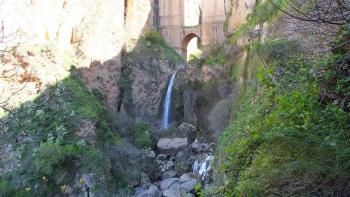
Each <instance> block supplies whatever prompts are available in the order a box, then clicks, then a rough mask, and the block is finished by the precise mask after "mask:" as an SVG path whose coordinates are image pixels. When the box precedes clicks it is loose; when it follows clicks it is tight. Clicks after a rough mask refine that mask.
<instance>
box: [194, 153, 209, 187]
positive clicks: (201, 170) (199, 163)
mask: <svg viewBox="0 0 350 197" xmlns="http://www.w3.org/2000/svg"><path fill="white" fill-rule="evenodd" d="M213 160H214V156H213V155H212V154H209V155H204V157H203V158H202V159H198V160H196V161H195V162H194V163H193V165H192V171H193V173H194V174H196V175H198V177H199V178H200V179H202V181H207V180H206V179H207V178H208V175H209V173H210V171H211V170H212V163H213Z"/></svg>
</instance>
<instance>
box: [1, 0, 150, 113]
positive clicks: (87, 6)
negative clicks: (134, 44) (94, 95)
mask: <svg viewBox="0 0 350 197" xmlns="http://www.w3.org/2000/svg"><path fill="white" fill-rule="evenodd" d="M124 3H125V4H124ZM152 4H153V0H127V1H115V0H104V1H99V0H88V1H86V0H77V1H70V0H52V1H46V0H31V1H21V0H4V1H2V2H1V3H0V20H1V21H2V22H3V27H4V35H9V37H10V39H7V40H6V42H5V43H0V47H1V48H2V49H4V48H6V49H10V48H11V47H13V46H14V47H17V48H22V49H24V50H23V51H28V53H29V52H30V49H28V46H30V48H43V46H45V47H46V48H47V49H48V50H50V51H52V52H53V53H54V54H55V55H57V54H61V53H62V54H65V53H67V52H68V51H72V53H73V54H72V56H75V58H76V60H75V62H74V66H75V67H77V68H78V69H79V70H80V71H81V73H82V75H83V78H84V81H85V83H86V85H87V86H88V87H89V88H90V89H91V90H98V91H99V92H101V93H102V94H103V96H104V99H105V103H106V104H107V105H108V106H109V107H110V109H111V110H112V111H116V106H117V103H118V100H119V98H118V95H119V88H118V84H117V81H118V80H119V78H120V73H121V67H122V62H121V58H122V51H123V47H124V46H125V45H128V44H129V43H131V40H135V39H137V38H138V37H139V36H140V35H141V34H143V32H145V31H147V30H149V29H150V27H151V25H152V20H151V19H152V14H151V10H152ZM125 32H128V33H125ZM25 53H26V52H23V54H19V55H20V56H23V57H25V58H26V56H28V55H26V54H25ZM43 58H44V57H43ZM27 59H28V58H27ZM28 62H30V58H29V59H28ZM46 64H47V63H46ZM52 64H53V65H54V66H49V67H45V65H43V66H38V65H31V66H30V67H31V68H30V69H33V70H37V71H38V73H39V75H38V76H37V77H38V78H39V79H44V78H45V79H48V80H41V81H44V84H43V86H45V85H46V84H53V83H55V82H57V81H60V80H61V79H63V78H64V77H66V76H67V75H68V74H69V68H64V67H65V65H63V63H62V64H61V63H60V62H58V63H52ZM72 64H73V63H72ZM46 66H47V65H46ZM27 70H28V69H27ZM43 70H46V72H42V71H43ZM40 72H41V73H45V74H43V75H40ZM4 83H5V82H4ZM12 85H13V84H11V85H8V86H5V88H4V89H3V91H4V92H10V90H9V89H6V88H13V87H10V86H12ZM16 85H17V86H19V84H16ZM21 97H26V96H23V95H22V96H21ZM31 98H32V97H28V99H31ZM25 101H27V100H22V102H25Z"/></svg>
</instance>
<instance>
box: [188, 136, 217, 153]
mask: <svg viewBox="0 0 350 197" xmlns="http://www.w3.org/2000/svg"><path fill="white" fill-rule="evenodd" d="M191 148H192V151H193V152H194V153H206V152H211V149H212V148H211V146H210V145H209V144H206V143H200V142H199V141H198V140H197V139H195V140H194V142H193V143H192V144H191Z"/></svg>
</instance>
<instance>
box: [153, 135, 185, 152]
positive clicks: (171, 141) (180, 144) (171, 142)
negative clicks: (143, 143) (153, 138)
mask: <svg viewBox="0 0 350 197" xmlns="http://www.w3.org/2000/svg"><path fill="white" fill-rule="evenodd" d="M187 146H188V140H187V138H160V139H159V140H158V142H157V148H158V150H159V151H160V152H161V153H164V154H174V153H177V152H179V151H180V150H183V149H185V148H186V147H187Z"/></svg>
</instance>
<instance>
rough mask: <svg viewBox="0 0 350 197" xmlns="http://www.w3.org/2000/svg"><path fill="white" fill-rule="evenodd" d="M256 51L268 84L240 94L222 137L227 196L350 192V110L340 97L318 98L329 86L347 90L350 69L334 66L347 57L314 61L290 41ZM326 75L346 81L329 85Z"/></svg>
mask: <svg viewBox="0 0 350 197" xmlns="http://www.w3.org/2000/svg"><path fill="white" fill-rule="evenodd" d="M250 53H251V54H250V55H249V56H251V55H255V56H258V53H260V55H261V56H263V57H264V58H265V60H266V65H265V66H264V67H261V68H260V70H259V72H258V77H259V79H260V82H261V84H260V85H261V86H262V87H261V88H262V89H261V88H260V90H259V91H257V90H256V89H255V88H254V87H251V88H248V89H247V91H245V92H241V94H240V97H239V98H238V101H237V103H236V104H235V110H234V112H235V113H234V121H233V122H232V124H231V125H230V126H229V128H228V129H227V130H226V131H225V133H224V134H223V136H222V137H221V139H220V144H219V147H218V155H219V156H221V157H225V160H224V161H225V162H223V164H221V165H220V167H221V170H222V171H223V172H225V174H226V176H227V177H228V178H227V180H226V184H225V186H224V188H223V190H222V191H223V193H224V195H226V196H275V195H278V196H313V195H315V196H317V195H320V196H331V195H333V194H334V193H348V192H349V189H348V187H347V186H346V185H344V183H348V181H349V180H350V167H349V165H348V161H349V160H350V148H349V147H350V143H349V142H350V135H349V133H350V132H349V131H350V127H349V120H350V114H349V113H348V112H347V111H345V110H344V109H346V108H344V106H343V105H342V104H341V103H339V102H334V100H327V101H325V100H323V101H321V102H320V100H319V98H320V92H322V91H321V90H324V89H325V88H327V89H328V90H329V92H332V91H334V92H337V91H341V92H342V93H341V94H342V95H345V94H346V93H345V92H348V89H347V87H349V86H348V84H347V81H346V79H347V77H348V76H349V73H346V72H345V74H344V70H343V72H336V71H337V69H335V70H333V69H330V66H331V65H333V66H332V67H333V68H334V63H335V62H344V61H339V58H341V57H340V56H338V55H331V56H328V57H325V58H324V59H323V60H320V61H319V62H322V63H315V62H310V61H308V60H306V59H305V58H304V57H302V56H301V55H300V50H299V47H298V46H297V45H296V44H295V42H294V43H293V42H290V41H284V40H268V41H267V42H266V43H264V44H257V45H254V46H253V47H252V50H251V51H250ZM336 59H338V60H336ZM320 64H323V65H322V66H321V65H320ZM337 65H339V67H342V66H340V65H343V68H344V66H345V65H344V64H340V63H339V64H337ZM249 66H255V65H252V64H250V65H249ZM339 67H338V69H339ZM345 67H346V66H345ZM325 68H328V70H327V69H325ZM346 68H348V67H346ZM321 71H322V72H321ZM316 73H317V74H316ZM341 73H342V74H341ZM324 77H327V78H331V79H334V77H338V78H339V79H340V80H337V82H338V83H337V84H338V85H333V86H332V89H330V86H329V84H328V83H326V84H324V83H321V82H322V81H324V79H325V78H324ZM320 79H321V80H320ZM341 79H343V80H341ZM326 81H327V80H326ZM339 84H340V85H339ZM341 84H344V85H341ZM331 90H332V91H331ZM338 93H339V92H338Z"/></svg>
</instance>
